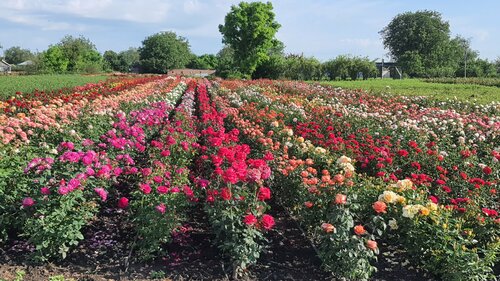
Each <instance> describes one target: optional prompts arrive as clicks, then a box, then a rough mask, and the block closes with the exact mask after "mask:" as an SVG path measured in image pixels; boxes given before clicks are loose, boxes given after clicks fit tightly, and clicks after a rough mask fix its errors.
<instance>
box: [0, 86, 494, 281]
mask: <svg viewBox="0 0 500 281" xmlns="http://www.w3.org/2000/svg"><path fill="white" fill-rule="evenodd" d="M12 94H13V96H12V97H8V96H9V95H6V96H5V97H4V98H2V99H1V100H0V280H24V279H25V280H65V278H70V280H71V278H72V279H74V280H110V279H120V280H149V279H165V280H170V279H174V280H200V279H203V280H228V279H239V278H242V279H251V280H305V279H306V280H496V279H497V278H498V276H499V275H500V268H499V265H498V261H499V259H500V215H499V213H498V212H499V211H500V200H499V193H498V192H499V191H498V188H499V186H498V185H499V183H500V181H499V179H500V105H499V104H498V103H495V102H493V103H489V104H481V105H478V104H473V103H468V102H459V101H454V102H452V101H442V100H436V99H432V98H428V97H421V96H413V97H408V96H395V95H383V94H377V95H375V94H371V93H368V92H365V91H362V90H354V89H352V90H346V89H341V88H334V87H332V86H321V85H318V84H310V83H305V82H292V81H276V80H250V81H246V80H221V79H214V80H206V79H191V78H179V77H177V78H173V77H167V76H130V77H115V78H112V79H108V80H105V81H99V82H96V83H93V84H86V85H84V86H75V87H72V88H64V90H62V89H61V90H51V91H38V90H35V91H32V92H29V91H28V92H24V93H21V92H19V93H17V94H14V93H12ZM23 278H24V279H23ZM168 278H170V279H168Z"/></svg>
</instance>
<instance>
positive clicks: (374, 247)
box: [366, 240, 377, 251]
mask: <svg viewBox="0 0 500 281" xmlns="http://www.w3.org/2000/svg"><path fill="white" fill-rule="evenodd" d="M366 247H367V248H368V249H370V250H373V251H375V250H377V242H376V241H373V240H368V241H366Z"/></svg>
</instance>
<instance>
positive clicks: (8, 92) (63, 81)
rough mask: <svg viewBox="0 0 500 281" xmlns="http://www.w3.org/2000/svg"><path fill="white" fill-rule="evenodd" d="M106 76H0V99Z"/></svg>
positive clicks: (84, 82) (80, 83)
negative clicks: (18, 93)
mask: <svg viewBox="0 0 500 281" xmlns="http://www.w3.org/2000/svg"><path fill="white" fill-rule="evenodd" d="M106 78H107V76H106V75H95V76H84V75H79V74H64V75H26V76H0V99H4V98H7V97H10V96H13V95H15V93H16V92H23V93H25V92H33V91H34V90H35V89H38V90H40V91H51V90H56V89H61V88H66V87H74V86H78V85H84V84H87V83H96V82H98V81H102V80H106Z"/></svg>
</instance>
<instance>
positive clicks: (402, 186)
mask: <svg viewBox="0 0 500 281" xmlns="http://www.w3.org/2000/svg"><path fill="white" fill-rule="evenodd" d="M396 187H397V188H398V189H399V190H401V191H403V190H408V189H411V188H412V187H413V182H412V181H411V180H408V179H404V180H399V181H398V182H397V183H396Z"/></svg>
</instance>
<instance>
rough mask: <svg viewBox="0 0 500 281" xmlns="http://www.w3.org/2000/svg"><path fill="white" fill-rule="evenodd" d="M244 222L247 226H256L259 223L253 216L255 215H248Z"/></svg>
mask: <svg viewBox="0 0 500 281" xmlns="http://www.w3.org/2000/svg"><path fill="white" fill-rule="evenodd" d="M243 222H244V223H245V224H246V225H254V224H256V223H257V218H256V217H255V216H254V215H253V214H248V215H246V216H245V218H244V219H243Z"/></svg>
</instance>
